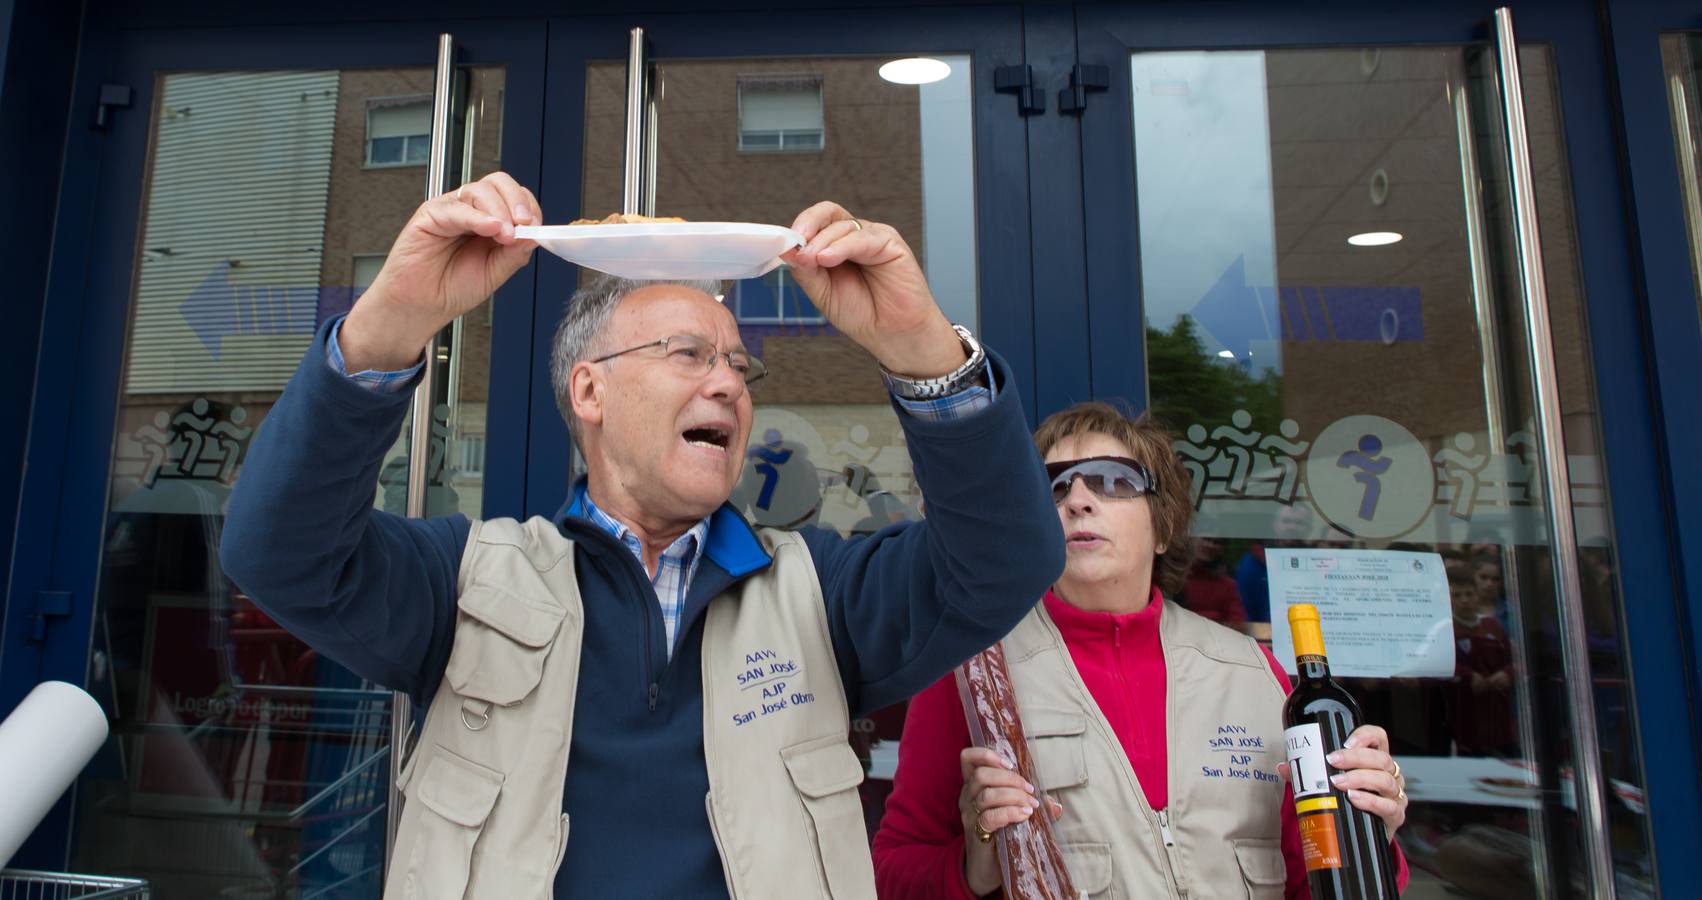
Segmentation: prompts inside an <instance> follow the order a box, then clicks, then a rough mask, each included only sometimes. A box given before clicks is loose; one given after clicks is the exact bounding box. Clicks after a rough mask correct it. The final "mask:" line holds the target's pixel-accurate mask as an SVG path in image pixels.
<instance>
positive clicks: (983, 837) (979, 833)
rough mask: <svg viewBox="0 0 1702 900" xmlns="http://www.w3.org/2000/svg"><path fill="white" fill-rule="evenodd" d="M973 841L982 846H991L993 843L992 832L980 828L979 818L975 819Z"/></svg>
mask: <svg viewBox="0 0 1702 900" xmlns="http://www.w3.org/2000/svg"><path fill="white" fill-rule="evenodd" d="M975 839H976V840H978V841H980V842H981V843H983V844H991V843H992V842H993V832H991V831H988V830H987V829H985V828H982V827H981V817H980V816H976V817H975Z"/></svg>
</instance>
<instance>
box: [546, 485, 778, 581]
mask: <svg viewBox="0 0 1702 900" xmlns="http://www.w3.org/2000/svg"><path fill="white" fill-rule="evenodd" d="M587 487H588V484H587V482H586V480H585V478H583V477H581V478H580V479H579V480H578V481H576V482H574V484H573V493H572V495H571V498H570V499H569V500H568V502H567V503H566V504H564V505H563V506H562V509H561V511H560V512H558V513H556V516H555V523H556V527H557V528H564V527H565V526H566V525H567V520H568V519H578V520H580V521H582V522H584V523H586V524H588V525H590V526H591V527H593V528H597V529H598V530H599V531H603V532H605V533H608V532H607V529H606V528H604V527H603V526H601V525H599V524H598V523H597V522H596V521H595V520H594V519H593V518H592V517H591V514H590V513H591V509H592V508H593V504H592V503H591V498H590V497H589V496H587V494H586V489H587ZM705 521H706V522H708V524H709V536H708V539H707V540H705V541H704V544H703V555H704V556H705V557H707V558H708V559H709V561H710V562H713V563H715V564H716V565H717V566H720V567H721V568H722V569H723V570H725V571H726V572H727V574H728V575H731V576H733V577H734V578H743V577H745V576H746V575H749V574H751V573H752V572H757V571H760V570H762V569H766V568H768V566H769V565H770V564H772V563H773V562H774V560H773V558H772V557H770V556H769V555H768V552H767V551H765V550H763V549H762V543H761V542H760V541H758V540H757V537H756V532H754V531H752V530H751V526H750V523H749V522H746V521H745V517H744V516H741V515H739V511H738V510H736V509H734V508H733V505H732V504H731V503H723V504H721V506H720V508H719V509H717V510H715V511H714V512H713V513H710V514H709V518H708V519H706V520H705ZM611 536H612V535H611ZM616 540H619V538H618V537H616Z"/></svg>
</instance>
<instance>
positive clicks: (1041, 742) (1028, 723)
mask: <svg viewBox="0 0 1702 900" xmlns="http://www.w3.org/2000/svg"><path fill="white" fill-rule="evenodd" d="M1022 730H1023V733H1024V734H1025V735H1026V736H1027V737H1028V750H1029V755H1030V756H1032V757H1033V758H1034V782H1035V784H1036V785H1037V786H1039V788H1040V789H1041V790H1043V791H1056V790H1062V789H1064V788H1071V787H1076V786H1077V785H1082V784H1086V783H1087V755H1086V751H1085V748H1084V746H1083V745H1084V744H1085V743H1086V741H1085V739H1084V738H1083V735H1084V734H1085V733H1086V732H1087V717H1086V716H1084V715H1081V714H1080V713H1067V712H1059V711H1056V710H1049V709H1034V710H1027V709H1025V710H1023V711H1022Z"/></svg>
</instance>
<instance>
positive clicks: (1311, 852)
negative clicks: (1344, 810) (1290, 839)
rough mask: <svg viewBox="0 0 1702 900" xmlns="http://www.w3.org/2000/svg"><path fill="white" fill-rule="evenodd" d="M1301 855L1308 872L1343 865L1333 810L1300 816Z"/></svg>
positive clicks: (1336, 867)
mask: <svg viewBox="0 0 1702 900" xmlns="http://www.w3.org/2000/svg"><path fill="white" fill-rule="evenodd" d="M1331 799H1332V800H1333V799H1334V798H1331ZM1300 855H1301V856H1302V857H1303V858H1304V859H1305V860H1306V871H1308V872H1316V871H1318V870H1319V869H1339V868H1341V867H1342V851H1341V841H1340V840H1338V839H1337V837H1336V814H1335V812H1334V811H1333V810H1328V811H1325V812H1317V813H1313V814H1311V815H1307V816H1301V817H1300Z"/></svg>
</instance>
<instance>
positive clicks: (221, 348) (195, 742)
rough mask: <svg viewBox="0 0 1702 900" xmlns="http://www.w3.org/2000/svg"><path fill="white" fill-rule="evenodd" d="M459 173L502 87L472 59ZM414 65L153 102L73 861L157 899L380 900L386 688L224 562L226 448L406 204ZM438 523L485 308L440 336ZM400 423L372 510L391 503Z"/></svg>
mask: <svg viewBox="0 0 1702 900" xmlns="http://www.w3.org/2000/svg"><path fill="white" fill-rule="evenodd" d="M464 77H465V78H466V83H467V94H466V97H467V102H466V104H465V116H466V118H465V121H464V122H463V123H461V124H462V128H463V133H464V135H465V152H464V154H462V158H461V159H460V160H459V161H458V165H459V166H461V167H463V171H466V172H468V173H469V177H474V178H476V177H479V176H480V175H482V174H483V173H485V172H488V171H491V170H494V169H495V168H496V167H497V165H498V157H499V154H500V147H499V139H498V135H499V129H500V125H501V115H502V95H503V72H502V71H501V70H500V69H482V70H472V71H469V72H466V73H465V74H464ZM432 80H433V79H432V71H431V70H430V69H424V68H421V69H383V70H380V69H345V70H319V71H301V70H291V71H234V72H195V73H175V74H168V75H162V76H161V77H160V78H159V82H158V86H157V91H156V92H155V95H156V96H157V97H158V98H159V100H158V103H157V105H156V107H155V108H154V109H153V110H152V116H153V119H152V121H153V133H152V140H151V147H150V164H149V169H148V172H147V175H146V179H145V185H146V187H145V191H144V195H143V200H142V205H143V213H142V221H141V223H140V233H141V234H142V241H141V245H140V247H139V248H138V254H137V257H136V268H135V275H134V284H135V288H134V296H133V298H132V303H131V309H132V315H131V323H130V328H129V335H128V342H127V352H126V364H125V368H124V382H123V386H122V389H121V390H122V395H121V401H120V411H119V421H118V423H117V439H116V442H115V448H114V455H113V460H112V472H111V484H110V499H109V504H110V505H109V515H108V519H107V528H106V535H105V542H104V553H103V558H102V567H101V578H100V594H99V599H98V606H97V609H96V625H95V633H94V650H93V653H92V655H91V659H90V666H89V677H88V688H89V691H90V693H92V694H93V695H94V696H95V697H96V698H97V699H99V700H100V701H101V702H102V703H103V704H104V705H105V706H106V707H107V711H108V714H109V716H110V717H111V728H112V737H111V739H110V740H109V741H108V744H107V747H106V748H105V750H104V751H103V752H102V753H101V754H100V756H99V757H98V758H97V759H96V760H95V762H94V763H93V764H91V766H90V767H89V769H88V770H87V771H86V772H85V774H84V776H83V778H82V780H81V782H80V787H81V790H80V792H79V801H80V818H79V827H80V829H81V836H80V839H79V841H78V843H77V853H76V856H75V859H74V865H75V866H76V867H77V868H78V869H79V870H85V871H102V872H104V871H123V872H129V873H132V874H135V875H139V876H142V877H145V878H147V879H148V880H149V881H150V882H151V883H152V885H153V887H154V890H155V896H162V897H214V896H221V897H274V896H300V897H314V896H357V895H358V896H377V894H378V888H379V884H380V882H379V877H380V872H381V863H382V857H383V847H384V826H385V807H386V799H387V796H388V795H387V789H386V786H387V781H388V775H389V772H390V714H391V695H390V692H389V691H387V690H383V689H381V688H379V687H378V686H377V685H373V684H370V683H366V682H363V681H361V680H360V679H358V678H356V677H355V676H353V675H352V674H350V673H349V672H348V671H347V670H346V669H344V668H343V667H342V666H341V665H339V664H338V663H337V662H336V661H334V660H330V659H325V658H323V657H321V656H320V655H319V654H318V653H316V652H315V651H313V650H312V649H311V648H309V647H307V646H306V645H304V644H302V643H301V642H299V641H297V640H296V639H295V638H293V637H292V636H291V635H289V634H288V633H287V632H285V631H284V630H283V629H282V628H281V627H280V626H278V625H277V624H276V623H274V622H273V621H272V620H271V619H270V618H269V617H268V616H267V615H266V614H265V613H263V612H261V611H260V610H259V609H258V608H256V607H255V606H254V605H253V603H252V602H250V601H249V599H248V598H247V597H246V596H244V595H243V593H242V592H241V590H240V589H239V588H238V587H237V586H236V585H234V584H232V583H231V582H230V580H229V579H228V578H226V577H225V575H224V573H223V572H222V571H221V570H220V568H219V565H218V546H219V534H220V523H221V521H222V518H223V512H224V508H225V504H226V502H227V501H228V499H229V496H230V491H231V486H232V485H233V484H234V482H235V481H236V480H237V479H238V478H240V477H241V474H242V464H243V458H244V454H245V452H246V451H247V448H248V446H249V444H250V442H251V441H252V440H253V437H254V435H255V433H256V432H257V431H258V430H259V429H261V428H264V427H266V414H267V411H268V410H269V409H270V408H271V406H272V404H273V403H274V402H275V401H276V400H277V398H278V395H279V393H280V392H281V391H282V390H283V387H284V384H285V382H286V381H287V380H288V379H289V377H290V375H291V374H292V373H293V372H294V371H295V368H296V366H297V364H298V362H299V361H300V359H301V356H302V354H303V353H304V352H305V351H306V349H307V346H308V343H309V341H310V340H311V339H312V336H313V334H314V332H315V331H316V330H317V328H318V326H319V325H320V324H321V323H323V322H324V321H325V320H326V319H327V318H329V317H332V316H336V315H339V314H341V313H343V312H346V311H347V310H348V308H349V307H350V305H351V304H352V303H353V301H354V299H355V298H356V297H358V296H359V295H360V292H361V291H362V290H364V289H365V287H366V286H367V284H369V283H370V282H371V281H372V278H373V276H374V275H376V273H377V271H378V269H379V267H380V266H381V265H382V263H383V260H384V254H385V253H386V252H387V251H388V250H389V246H390V242H391V241H392V240H393V239H394V237H395V235H396V232H397V231H398V230H399V229H400V228H401V226H402V224H403V223H404V222H405V221H406V220H407V218H408V216H409V215H410V214H411V213H412V212H413V210H414V208H415V207H416V206H418V204H419V202H420V200H421V199H422V198H423V196H424V189H425V183H426V166H425V163H426V150H427V149H428V148H429V146H430V136H431V131H432V122H431V113H432ZM438 353H439V363H440V365H439V368H438V372H439V376H440V381H441V384H440V385H439V386H438V393H437V396H439V397H442V398H443V402H441V403H439V404H437V409H436V419H437V421H436V422H435V423H434V428H433V434H434V440H433V444H432V446H431V449H430V453H429V461H430V471H429V473H428V474H429V482H428V484H429V487H428V492H427V505H428V511H429V512H430V513H432V514H437V513H446V512H455V511H464V512H468V513H470V514H473V515H477V514H478V513H479V510H480V508H481V487H482V484H483V468H484V467H483V446H484V432H485V402H486V397H487V394H488V391H489V386H488V373H489V371H490V312H489V305H488V304H487V305H486V306H485V307H482V308H481V309H479V310H477V311H475V312H474V313H472V314H471V315H469V316H467V317H466V319H465V320H463V321H461V322H458V323H456V325H455V327H454V329H453V330H452V333H451V335H450V339H449V340H446V341H443V342H441V343H440V345H439V349H438ZM406 434H407V431H406V429H404V430H403V431H402V432H401V433H400V434H399V435H398V444H397V450H396V452H395V453H394V454H392V457H391V458H390V459H389V460H388V461H387V463H386V464H385V466H384V470H383V474H382V475H381V476H380V483H379V486H378V489H377V494H376V496H375V497H374V502H375V504H376V505H377V506H378V507H380V508H383V509H387V510H391V511H393V512H402V511H403V509H404V495H405V484H406V478H407V467H408V455H407V440H406Z"/></svg>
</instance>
